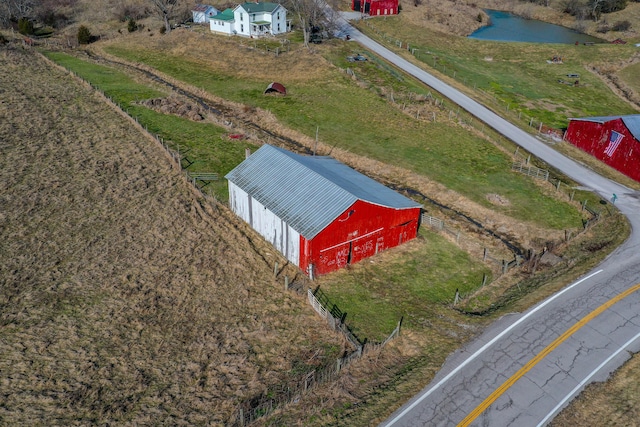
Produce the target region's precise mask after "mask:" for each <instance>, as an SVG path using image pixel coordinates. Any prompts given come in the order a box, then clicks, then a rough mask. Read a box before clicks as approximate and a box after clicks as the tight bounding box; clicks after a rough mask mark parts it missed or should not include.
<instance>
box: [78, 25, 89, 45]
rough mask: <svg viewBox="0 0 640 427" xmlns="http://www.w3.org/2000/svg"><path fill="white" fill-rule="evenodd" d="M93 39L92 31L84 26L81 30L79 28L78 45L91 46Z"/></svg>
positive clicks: (81, 26)
mask: <svg viewBox="0 0 640 427" xmlns="http://www.w3.org/2000/svg"><path fill="white" fill-rule="evenodd" d="M91 39H92V36H91V31H89V29H88V28H87V27H85V26H84V25H80V28H78V43H80V44H89V43H91Z"/></svg>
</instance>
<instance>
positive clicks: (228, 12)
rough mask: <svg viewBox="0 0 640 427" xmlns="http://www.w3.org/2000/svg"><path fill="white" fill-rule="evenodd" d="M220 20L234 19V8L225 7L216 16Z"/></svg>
mask: <svg viewBox="0 0 640 427" xmlns="http://www.w3.org/2000/svg"><path fill="white" fill-rule="evenodd" d="M215 19H216V20H218V21H233V19H234V16H233V9H225V10H223V11H222V12H220V13H219V14H217V15H216V16H215Z"/></svg>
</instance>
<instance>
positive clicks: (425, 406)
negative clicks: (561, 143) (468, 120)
mask: <svg viewBox="0 0 640 427" xmlns="http://www.w3.org/2000/svg"><path fill="white" fill-rule="evenodd" d="M359 16H360V14H344V15H343V17H344V18H346V19H357V18H358V17H359ZM341 32H342V34H349V36H350V38H351V40H352V41H353V42H354V43H359V44H361V45H362V46H363V47H365V48H366V49H368V50H370V51H371V52H374V53H375V54H377V55H379V56H381V57H383V58H385V59H387V60H388V61H389V62H391V63H393V64H395V65H396V66H397V67H399V68H401V69H403V70H404V71H406V72H407V73H409V74H411V75H412V76H414V77H416V78H417V79H419V80H421V81H422V82H424V83H425V84H426V85H428V86H429V87H431V88H433V89H434V90H436V91H437V92H439V93H441V94H442V95H444V96H445V97H447V98H449V99H450V100H451V101H453V102H455V103H457V104H458V105H459V106H460V107H461V108H463V109H465V110H466V111H468V112H469V113H470V114H472V115H474V116H475V117H477V118H478V119H479V120H481V121H483V122H484V123H486V124H487V125H488V126H491V127H492V128H494V129H495V130H496V131H498V132H500V133H501V134H502V135H504V136H505V137H506V138H509V139H510V140H512V141H513V142H515V143H516V144H518V145H519V146H521V147H522V148H524V149H525V150H527V151H528V152H530V153H531V154H533V155H535V156H536V157H538V158H540V159H542V160H544V161H545V162H546V163H548V164H549V165H551V166H553V167H554V168H556V169H558V170H560V171H562V172H563V173H564V174H566V175H567V176H569V177H571V178H572V179H574V180H575V181H576V182H579V183H580V184H581V185H583V186H584V187H586V188H588V189H591V190H592V191H594V192H595V193H597V194H599V195H600V196H601V197H602V198H603V199H604V200H610V199H611V198H612V196H613V194H616V195H617V197H618V199H617V201H616V207H617V208H618V209H619V210H620V212H621V213H622V214H624V215H625V216H627V218H628V219H629V221H630V222H631V225H632V228H633V230H632V234H631V236H630V237H629V239H628V240H627V241H626V242H625V243H624V244H623V245H622V246H620V247H619V248H617V249H616V250H615V251H614V252H613V253H612V254H611V255H610V256H609V257H608V258H607V259H605V261H604V262H603V263H602V264H601V265H599V266H598V267H597V268H596V269H594V270H593V271H591V272H589V273H588V274H586V275H585V276H584V277H583V278H581V279H580V280H578V281H577V282H574V283H568V284H567V286H566V287H565V288H564V289H563V290H562V291H560V292H559V293H557V294H555V295H553V296H552V297H550V298H549V299H547V300H545V301H543V302H541V303H539V304H537V305H536V306H534V307H532V308H531V309H529V310H528V311H526V312H524V313H516V314H511V315H508V316H504V317H503V318H501V319H500V320H499V321H497V322H495V323H494V324H493V325H492V326H490V327H489V328H487V330H486V332H485V333H484V334H483V335H482V336H481V337H479V338H477V339H476V340H474V341H473V342H470V343H468V344H467V345H465V346H464V347H463V348H461V349H459V350H458V351H456V352H455V353H454V354H452V355H451V356H450V357H449V358H448V360H447V362H446V363H445V365H444V366H443V367H442V369H441V370H440V372H439V373H438V374H437V375H436V377H435V378H434V379H433V381H432V382H431V383H430V384H428V385H427V386H426V387H425V388H424V389H423V390H422V391H421V392H420V393H419V394H417V395H416V396H414V397H413V398H412V399H411V400H410V401H409V402H407V403H406V404H405V405H403V406H402V407H401V408H399V409H398V410H396V411H395V412H394V413H393V414H392V415H391V416H390V417H389V418H388V419H387V420H386V421H384V422H383V423H382V424H381V425H383V426H412V427H415V426H450V425H478V426H518V427H521V426H538V425H545V424H547V423H548V422H550V420H551V419H553V417H554V416H555V415H556V414H557V413H558V412H559V411H560V410H561V409H562V408H563V407H565V406H566V405H567V404H568V403H569V402H570V401H571V399H572V398H574V397H575V396H576V395H577V394H579V393H580V391H581V390H582V389H583V388H584V387H585V386H586V385H587V384H588V383H590V382H593V381H602V380H605V379H606V378H607V377H608V376H609V374H610V373H611V372H612V371H614V370H615V369H616V368H618V367H619V366H620V365H622V364H623V363H624V362H625V361H626V360H627V359H628V358H629V357H630V352H634V353H635V352H638V351H640V232H639V231H638V230H640V193H639V192H637V191H634V190H631V189H629V188H627V187H625V186H623V185H621V184H619V183H616V182H613V181H611V180H609V179H607V178H604V177H602V176H600V175H598V174H597V173H595V172H593V171H592V170H590V169H588V168H586V167H584V166H583V165H580V164H578V163H577V162H575V161H573V160H571V159H569V158H567V157H565V156H563V155H562V154H560V153H558V152H557V151H555V150H553V149H552V148H551V147H549V146H548V145H546V144H545V143H544V142H543V141H541V140H539V139H537V138H536V137H534V136H532V135H530V134H528V133H527V132H524V131H523V130H521V129H519V128H518V127H516V126H514V125H513V124H511V123H509V122H508V121H506V120H504V119H502V118H501V117H500V116H498V115H497V114H495V113H493V112H492V111H490V110H489V109H487V108H486V107H484V106H482V105H481V104H479V103H477V102H476V101H474V100H472V99H471V98H469V97H467V96H466V95H464V94H463V93H461V92H459V91H458V90H456V89H454V88H452V87H450V86H448V85H446V84H445V83H443V82H441V81H440V80H438V79H436V78H435V77H434V76H432V75H430V74H429V73H427V72H425V71H424V70H422V69H420V68H418V67H417V66H415V65H413V64H412V63H410V62H408V61H407V60H405V59H403V58H401V57H400V56H398V55H396V54H394V53H393V52H391V51H390V50H388V49H386V48H385V47H383V46H381V45H379V44H378V43H376V42H374V41H373V40H371V39H370V38H368V37H366V36H364V35H363V34H362V33H360V32H359V31H357V30H356V29H355V28H353V27H351V26H350V25H349V24H348V23H347V21H346V20H344V21H343V22H342V28H341ZM613 114H615V112H613V111H612V115H613ZM636 285H638V286H636Z"/></svg>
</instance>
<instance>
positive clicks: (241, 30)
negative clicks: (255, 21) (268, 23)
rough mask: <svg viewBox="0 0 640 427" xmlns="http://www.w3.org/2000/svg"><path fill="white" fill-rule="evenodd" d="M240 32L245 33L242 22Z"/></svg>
mask: <svg viewBox="0 0 640 427" xmlns="http://www.w3.org/2000/svg"><path fill="white" fill-rule="evenodd" d="M240 32H241V33H244V24H240Z"/></svg>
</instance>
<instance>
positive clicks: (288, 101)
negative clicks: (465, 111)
mask: <svg viewBox="0 0 640 427" xmlns="http://www.w3.org/2000/svg"><path fill="white" fill-rule="evenodd" d="M169 37H176V42H175V43H170V42H167V40H162V41H155V42H154V41H151V42H149V41H147V42H145V43H142V44H140V43H129V42H127V41H126V40H125V41H118V42H114V43H112V44H110V45H108V46H106V47H105V50H106V51H107V52H109V53H110V54H112V55H115V56H118V57H121V58H123V59H126V60H129V61H132V62H138V63H144V64H147V65H149V66H151V67H153V68H156V69H157V70H159V71H161V72H162V73H165V74H167V75H170V76H172V77H173V78H175V79H178V80H181V81H184V82H185V83H187V84H190V85H192V86H195V87H197V88H201V89H204V90H205V91H207V92H210V93H212V94H214V95H216V96H219V97H223V98H225V99H229V100H231V101H235V102H239V103H242V104H245V105H249V106H251V107H259V108H262V109H264V110H268V111H269V112H271V113H272V114H274V115H275V116H276V117H277V118H278V120H279V121H280V122H281V123H283V124H284V125H286V126H289V127H291V128H293V129H295V130H298V131H301V132H303V133H305V134H306V135H309V136H312V137H315V134H316V131H318V134H319V137H320V139H321V140H322V142H324V143H325V144H326V145H328V146H337V147H340V148H341V149H345V150H348V151H351V152H354V153H356V154H359V155H363V156H366V157H370V158H373V159H376V160H380V161H383V162H385V163H389V164H392V165H397V166H401V167H403V168H406V169H409V170H411V171H414V172H416V173H418V174H420V175H424V176H426V177H429V178H431V179H433V180H435V181H437V182H440V183H442V184H443V185H445V186H446V187H448V188H450V189H452V190H455V191H456V192H458V193H460V194H462V195H464V196H465V197H468V198H469V199H471V200H473V201H475V202H477V203H479V204H481V205H483V206H487V207H491V208H492V209H495V210H498V211H500V212H503V213H505V214H507V215H509V216H512V217H513V218H515V219H518V220H521V221H531V222H534V223H536V224H537V225H540V226H543V227H548V228H556V229H562V228H570V227H575V226H578V225H580V221H581V219H580V214H579V213H578V212H577V211H576V210H575V209H574V208H573V207H571V206H570V205H569V204H567V203H564V202H560V201H558V200H556V199H554V198H552V197H548V196H545V195H543V194H541V192H540V190H539V188H538V187H537V186H536V185H535V184H534V183H533V182H532V181H531V180H530V179H528V178H526V177H524V176H521V175H518V174H515V173H513V172H511V171H510V165H511V159H510V156H508V155H506V154H505V153H504V152H503V151H501V150H500V149H498V148H497V147H496V146H495V145H493V144H492V143H491V142H489V141H487V140H486V139H484V138H481V137H479V136H478V135H476V134H473V133H471V132H469V131H468V130H467V129H465V128H463V127H460V126H458V125H457V124H455V123H454V122H452V121H451V122H449V121H437V122H435V123H434V122H430V121H421V120H416V119H415V118H414V117H410V116H409V115H406V114H404V113H403V112H402V111H401V110H400V109H398V108H396V107H394V106H393V105H391V104H390V103H389V102H388V101H387V100H386V99H385V98H383V97H381V96H379V95H378V94H377V93H376V92H375V91H372V90H367V89H365V88H363V87H362V86H361V85H358V84H357V83H356V82H355V81H354V80H353V79H351V78H350V77H349V76H348V75H346V74H345V73H343V72H341V71H340V70H339V69H338V68H337V67H336V66H334V65H333V64H332V63H330V62H328V61H326V60H323V58H319V55H310V54H305V53H299V52H289V53H285V54H281V55H280V56H279V57H278V58H277V59H274V58H272V57H268V58H267V59H263V58H264V57H265V54H264V53H263V52H257V51H248V52H243V53H245V54H244V55H240V54H239V53H238V52H237V51H238V50H242V49H246V48H242V47H238V45H237V44H236V43H237V42H233V41H229V40H228V39H226V38H224V39H221V38H219V37H214V36H212V35H207V36H205V37H204V38H200V37H197V38H195V36H193V35H190V34H187V35H184V34H183V35H179V34H175V35H174V34H172V35H170V36H169ZM178 37H182V38H181V39H177V38H178ZM190 37H191V38H190ZM193 38H195V40H192V39H193ZM178 40H179V41H180V43H182V45H180V47H179V48H171V46H174V45H177V44H178ZM203 40H204V41H203ZM196 41H197V42H198V46H199V49H198V52H199V56H198V55H197V54H191V53H190V52H192V51H193V50H191V49H185V48H184V45H185V44H186V45H188V44H189V43H192V42H193V43H195V42H196ZM208 42H210V43H211V45H210V46H209V45H207V43H208ZM326 48H328V49H329V48H331V47H329V46H327V47H326ZM209 51H211V52H209ZM203 52H204V53H203ZM207 54H209V55H207ZM225 56H228V57H229V58H228V60H226V61H225V60H224V59H225ZM208 58H215V59H211V60H209V59H208ZM263 60H264V61H267V62H268V65H269V66H270V67H271V66H273V67H277V69H276V71H274V73H273V74H271V73H269V72H268V70H269V67H265V64H264V63H263ZM302 60H308V61H309V62H310V63H313V64H315V67H314V69H313V70H308V71H307V70H302V71H301V70H300V69H299V68H296V65H295V63H297V62H300V61H302ZM230 63H233V64H235V67H237V69H238V70H242V71H241V72H240V71H239V72H238V73H235V72H234V68H233V67H231V66H230V65H229V64H230ZM274 64H275V65H274ZM288 65H290V67H288ZM320 67H321V69H320V70H318V69H319V68H320ZM288 69H291V72H290V73H288V72H287V70H288ZM370 71H371V70H370ZM373 71H375V70H373ZM375 72H377V73H378V74H379V75H380V76H381V78H383V79H387V78H388V70H385V69H384V68H381V67H380V68H378V69H377V71H375ZM273 80H277V81H279V82H281V83H283V84H285V86H286V87H287V91H288V94H287V96H286V97H268V96H264V95H263V91H264V89H265V87H266V85H267V84H268V83H270V82H271V81H273ZM488 194H500V195H501V196H502V197H505V198H507V199H509V201H510V202H511V204H510V205H509V206H493V205H491V204H490V203H489V202H488V201H487V195H488Z"/></svg>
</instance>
